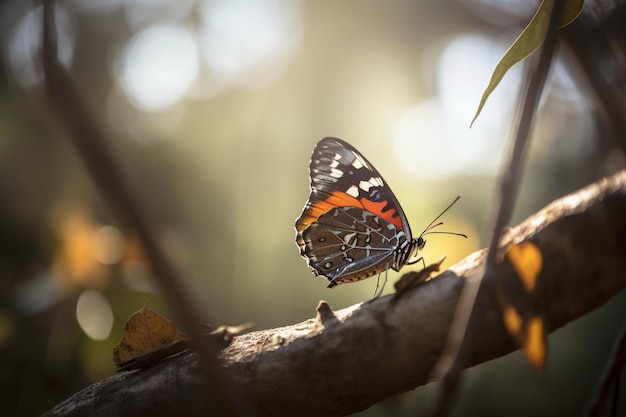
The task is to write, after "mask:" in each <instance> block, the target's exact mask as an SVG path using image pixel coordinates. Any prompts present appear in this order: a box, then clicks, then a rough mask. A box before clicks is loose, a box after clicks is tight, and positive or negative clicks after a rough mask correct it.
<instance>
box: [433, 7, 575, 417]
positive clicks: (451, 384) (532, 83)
mask: <svg viewBox="0 0 626 417" xmlns="http://www.w3.org/2000/svg"><path fill="white" fill-rule="evenodd" d="M562 4H563V1H555V3H554V5H553V7H552V11H551V15H550V23H549V25H548V29H547V32H546V36H545V40H544V42H543V45H542V47H541V49H540V52H539V55H538V57H537V58H536V60H535V61H534V65H532V66H528V67H527V68H528V74H527V77H525V80H526V83H525V85H524V87H523V88H522V90H521V91H522V92H523V94H524V96H523V98H522V99H521V100H520V105H519V107H518V108H519V112H518V114H519V117H518V123H517V125H516V126H517V128H516V131H515V135H514V141H513V142H512V147H511V150H510V153H509V159H508V161H507V163H505V164H504V165H503V167H504V170H503V172H502V174H501V176H500V187H499V196H498V197H497V198H496V199H494V201H495V202H496V207H495V209H494V210H493V212H494V213H496V214H495V215H494V216H491V217H490V218H492V219H495V221H494V222H493V225H492V226H491V229H490V230H491V233H490V235H491V241H490V244H489V252H488V254H487V260H486V262H485V269H484V275H483V273H482V272H481V273H480V275H477V279H472V280H470V281H469V282H467V284H466V286H465V287H466V288H465V289H464V291H463V294H462V296H461V298H460V300H459V305H458V307H457V310H456V313H455V319H454V322H453V324H452V326H451V331H450V336H449V338H448V342H447V343H446V348H445V349H444V353H443V354H442V356H441V358H440V360H439V362H438V364H437V365H436V366H435V371H434V374H435V376H436V377H437V378H442V379H443V380H442V387H441V392H440V395H439V397H438V399H437V401H436V404H435V407H434V409H433V413H432V414H433V415H435V416H441V415H443V414H444V413H445V410H446V407H448V406H449V405H450V404H451V401H450V399H451V397H452V395H453V394H454V391H455V388H456V386H457V384H458V382H459V374H460V372H461V370H462V369H463V368H464V367H465V366H464V365H465V364H466V361H467V358H468V356H469V354H470V353H471V349H472V344H473V343H472V342H473V338H474V336H475V329H476V326H477V324H478V323H479V322H480V320H481V319H482V316H483V314H484V310H485V305H486V302H485V300H487V299H489V298H490V297H491V295H490V294H489V293H490V291H491V289H492V282H493V279H494V278H493V276H492V271H493V269H494V268H493V265H494V264H495V263H496V261H497V258H498V255H499V246H498V245H499V242H500V237H501V234H502V231H503V229H504V227H505V226H506V225H507V224H508V222H509V220H510V218H511V214H512V212H513V208H514V207H515V200H516V197H517V190H518V188H519V184H520V178H521V173H522V167H523V163H524V156H525V151H526V148H527V145H528V142H529V140H530V131H531V128H532V126H533V122H534V118H535V114H536V109H537V106H538V103H539V99H540V98H541V93H542V91H543V87H544V84H545V81H546V78H547V75H548V72H549V70H550V64H551V62H552V57H553V55H554V53H555V49H556V30H555V27H556V21H557V17H558V16H559V13H560V10H562ZM481 275H482V276H481Z"/></svg>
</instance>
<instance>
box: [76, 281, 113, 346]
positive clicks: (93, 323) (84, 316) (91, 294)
mask: <svg viewBox="0 0 626 417" xmlns="http://www.w3.org/2000/svg"><path fill="white" fill-rule="evenodd" d="M76 319H77V320H78V324H79V326H80V328H81V329H82V330H83V331H84V332H85V334H86V335H87V336H89V337H90V338H91V339H93V340H105V339H106V338H108V337H109V334H111V329H112V328H113V310H112V309H111V305H110V304H109V301H108V300H107V299H106V297H105V296H104V295H103V294H102V293H101V292H100V291H84V292H83V293H82V294H81V295H80V296H79V297H78V302H77V303H76Z"/></svg>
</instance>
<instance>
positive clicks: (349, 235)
mask: <svg viewBox="0 0 626 417" xmlns="http://www.w3.org/2000/svg"><path fill="white" fill-rule="evenodd" d="M355 236H356V232H353V233H348V234H347V235H345V236H344V237H343V241H344V242H346V243H347V244H350V241H351V240H352V238H353V237H355Z"/></svg>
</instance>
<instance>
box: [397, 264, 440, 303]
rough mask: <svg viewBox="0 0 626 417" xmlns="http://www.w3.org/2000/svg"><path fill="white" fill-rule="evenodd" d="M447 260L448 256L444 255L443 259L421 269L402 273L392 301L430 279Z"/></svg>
mask: <svg viewBox="0 0 626 417" xmlns="http://www.w3.org/2000/svg"><path fill="white" fill-rule="evenodd" d="M445 260H446V257H445V256H442V257H441V259H439V260H438V261H437V262H435V263H433V264H430V265H427V266H426V267H425V268H424V269H422V270H421V271H411V272H407V273H406V274H404V275H402V277H400V279H399V280H398V281H396V283H395V284H394V288H395V289H396V293H395V294H394V296H393V300H392V302H395V301H397V300H398V299H399V298H400V297H401V296H402V294H404V293H405V292H407V291H408V290H409V289H410V288H413V287H414V286H416V285H418V284H421V283H423V282H425V281H428V280H429V279H430V276H431V275H432V274H433V273H434V272H438V271H439V268H440V267H441V264H442V263H443V261H445Z"/></svg>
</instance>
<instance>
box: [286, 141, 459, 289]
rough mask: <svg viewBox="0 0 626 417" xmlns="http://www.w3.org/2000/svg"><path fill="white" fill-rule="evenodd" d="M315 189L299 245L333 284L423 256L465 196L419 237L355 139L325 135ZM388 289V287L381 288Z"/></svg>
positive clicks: (313, 165)
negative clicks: (429, 236) (446, 216)
mask: <svg viewBox="0 0 626 417" xmlns="http://www.w3.org/2000/svg"><path fill="white" fill-rule="evenodd" d="M309 174H310V179H311V194H310V195H309V199H308V201H307V202H306V204H305V206H304V209H303V211H302V214H301V215H300V217H299V218H298V219H297V220H296V224H295V228H296V244H297V245H298V247H299V249H300V255H301V256H302V257H303V258H304V259H305V260H306V261H307V263H308V265H309V267H310V268H311V270H312V272H313V274H315V275H322V276H324V277H326V279H328V281H330V283H329V284H328V288H332V287H334V286H336V285H339V284H343V283H345V282H355V281H360V280H362V279H365V278H369V277H372V276H374V275H379V274H381V273H382V272H386V271H387V270H389V269H393V270H394V271H399V270H400V269H401V268H402V267H403V266H404V265H412V264H415V263H417V262H419V261H420V260H421V261H422V262H424V261H423V258H421V257H420V258H417V255H418V252H419V251H420V250H421V249H423V248H424V245H426V240H425V239H424V236H425V235H426V234H428V233H449V234H453V235H458V236H464V237H467V236H465V235H463V234H460V233H452V232H433V231H431V229H433V228H434V227H436V226H439V225H441V224H443V223H441V222H440V223H437V224H434V223H435V221H437V219H439V217H441V215H443V213H445V212H446V211H447V210H448V209H449V208H450V207H451V206H452V205H453V204H454V203H455V202H456V201H457V200H458V199H459V198H460V196H458V197H457V198H456V199H455V200H454V201H453V202H452V204H450V205H449V206H448V207H447V208H446V209H445V210H444V211H443V212H442V213H441V214H440V215H439V216H437V217H436V218H435V220H433V221H432V222H431V223H430V224H429V225H428V226H427V227H426V229H425V230H424V231H423V232H422V234H420V235H419V237H417V238H414V237H413V235H412V234H411V228H410V227H409V223H408V221H407V218H406V215H405V214H404V211H403V210H402V207H401V206H400V203H398V199H397V198H396V196H395V195H394V194H393V192H392V191H391V188H389V186H388V185H387V183H386V182H385V180H384V179H383V177H382V176H381V175H380V173H379V172H378V171H377V170H376V168H374V166H373V165H372V164H371V163H370V162H369V161H368V160H367V158H365V157H364V156H363V155H362V154H361V153H360V152H359V151H357V150H356V149H355V148H354V147H353V146H352V145H350V144H349V143H347V142H345V141H343V140H341V139H337V138H332V137H327V138H324V139H322V140H321V141H319V142H318V143H317V145H316V146H315V149H314V150H313V155H312V157H311V162H310V165H309ZM381 292H382V290H381Z"/></svg>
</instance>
